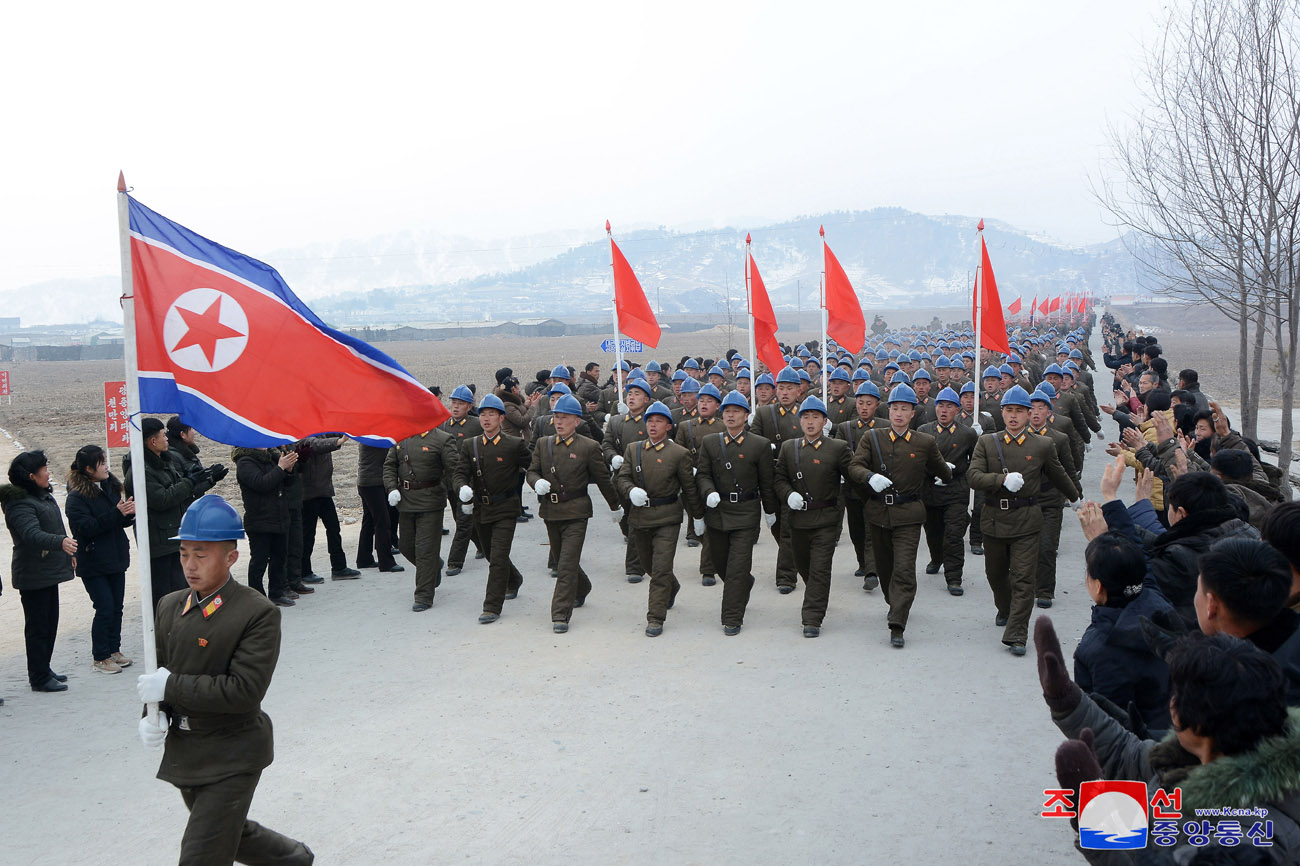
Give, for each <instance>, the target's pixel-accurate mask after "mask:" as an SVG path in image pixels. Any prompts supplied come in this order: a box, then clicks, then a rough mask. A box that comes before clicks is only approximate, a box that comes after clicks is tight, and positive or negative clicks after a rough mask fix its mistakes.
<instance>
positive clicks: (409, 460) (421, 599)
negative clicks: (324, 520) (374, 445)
mask: <svg viewBox="0 0 1300 866" xmlns="http://www.w3.org/2000/svg"><path fill="white" fill-rule="evenodd" d="M456 444H457V443H456V439H455V437H453V436H452V435H451V434H450V433H448V432H447V431H446V430H430V431H429V432H427V433H420V434H418V435H415V436H409V437H407V438H406V439H403V440H402V441H401V442H398V443H397V444H396V445H394V446H393V447H392V448H390V449H388V456H387V457H385V458H384V490H385V491H387V492H389V493H392V492H393V491H394V490H397V491H400V492H401V494H402V498H401V500H400V501H399V502H398V503H397V513H398V517H397V543H398V546H399V547H400V548H401V550H402V556H404V557H406V559H407V560H408V561H410V562H413V563H415V604H416V605H431V604H433V593H434V590H435V589H436V588H437V587H438V584H440V583H441V582H442V556H441V553H442V512H443V510H444V509H446V507H447V488H446V486H445V484H444V481H446V482H448V483H449V482H450V481H451V479H452V477H453V475H454V474H455V472H456V464H457V462H458V460H457V449H456ZM480 540H482V539H481V538H480Z"/></svg>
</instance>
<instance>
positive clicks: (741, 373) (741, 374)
mask: <svg viewBox="0 0 1300 866" xmlns="http://www.w3.org/2000/svg"><path fill="white" fill-rule="evenodd" d="M753 378H754V374H753V373H752V372H750V369H749V368H748V367H746V366H743V365H742V366H741V368H740V369H739V370H737V371H736V381H737V382H739V381H740V380H741V379H750V380H753Z"/></svg>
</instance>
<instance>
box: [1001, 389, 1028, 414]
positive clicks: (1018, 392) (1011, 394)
mask: <svg viewBox="0 0 1300 866" xmlns="http://www.w3.org/2000/svg"><path fill="white" fill-rule="evenodd" d="M1002 405H1003V406H1024V407H1025V408H1026V409H1028V408H1029V394H1027V393H1026V392H1025V389H1024V388H1021V387H1020V386H1019V385H1012V386H1011V387H1010V388H1008V389H1007V393H1005V394H1003V395H1002Z"/></svg>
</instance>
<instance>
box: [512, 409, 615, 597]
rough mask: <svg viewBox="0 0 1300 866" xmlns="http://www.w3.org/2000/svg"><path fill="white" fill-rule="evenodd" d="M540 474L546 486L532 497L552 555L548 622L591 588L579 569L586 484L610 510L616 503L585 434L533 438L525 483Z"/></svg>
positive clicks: (588, 509)
mask: <svg viewBox="0 0 1300 866" xmlns="http://www.w3.org/2000/svg"><path fill="white" fill-rule="evenodd" d="M542 479H545V480H546V481H547V482H549V483H550V485H551V491H550V493H548V494H547V495H545V496H539V497H537V501H538V513H539V514H540V515H541V517H542V520H543V521H545V522H546V535H547V538H548V539H550V542H551V552H552V555H553V556H554V557H555V570H556V580H555V592H554V593H553V594H552V596H551V622H563V623H567V622H568V621H569V618H570V617H572V615H573V609H574V608H575V607H582V605H583V604H584V603H585V602H586V600H587V596H588V595H589V594H590V593H591V579H590V578H589V577H587V573H586V572H585V571H583V570H582V546H583V544H584V543H585V542H586V539H587V521H588V520H589V519H590V518H591V516H592V504H591V495H590V493H589V491H588V489H587V485H589V484H595V485H596V486H597V487H598V488H599V489H600V493H601V495H602V496H604V497H605V501H606V502H607V503H608V504H609V507H610V509H611V510H613V509H616V508H618V505H619V500H618V489H617V488H616V487H615V486H614V479H613V477H612V476H611V475H610V474H609V467H607V466H606V465H605V461H604V457H603V455H602V453H601V450H600V446H598V445H597V444H596V443H595V442H593V441H592V440H590V439H588V438H586V437H585V436H578V435H576V434H575V435H573V436H570V437H569V438H568V439H563V440H561V439H560V438H559V437H558V436H556V435H550V436H545V437H543V438H541V439H538V440H537V441H536V442H535V443H534V447H533V459H532V462H531V463H530V464H529V467H528V483H529V484H530V485H533V486H534V487H535V486H536V485H537V482H538V481H540V480H542Z"/></svg>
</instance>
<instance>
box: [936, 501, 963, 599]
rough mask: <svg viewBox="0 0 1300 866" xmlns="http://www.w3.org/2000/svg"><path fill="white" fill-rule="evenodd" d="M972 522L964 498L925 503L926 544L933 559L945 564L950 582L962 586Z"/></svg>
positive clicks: (947, 580) (945, 570) (948, 581)
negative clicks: (967, 529)
mask: <svg viewBox="0 0 1300 866" xmlns="http://www.w3.org/2000/svg"><path fill="white" fill-rule="evenodd" d="M969 522H970V512H969V511H967V510H966V502H965V501H964V500H962V501H959V502H949V503H947V504H946V505H926V506H925V544H926V547H928V548H929V550H930V562H932V563H936V564H940V563H941V564H942V565H943V579H944V580H945V581H946V582H947V584H948V585H949V586H961V573H962V569H963V568H964V567H965V565H966V525H967V524H968V523H969Z"/></svg>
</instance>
